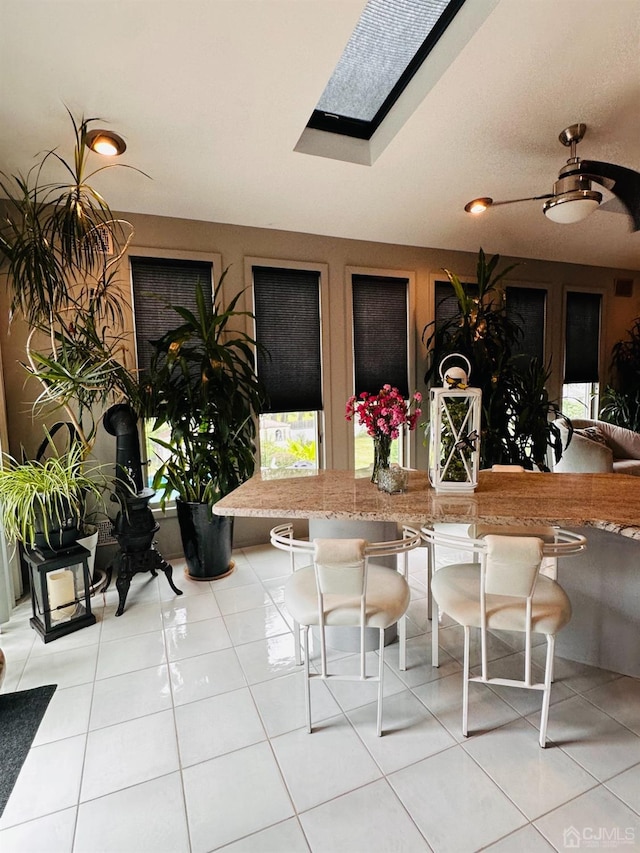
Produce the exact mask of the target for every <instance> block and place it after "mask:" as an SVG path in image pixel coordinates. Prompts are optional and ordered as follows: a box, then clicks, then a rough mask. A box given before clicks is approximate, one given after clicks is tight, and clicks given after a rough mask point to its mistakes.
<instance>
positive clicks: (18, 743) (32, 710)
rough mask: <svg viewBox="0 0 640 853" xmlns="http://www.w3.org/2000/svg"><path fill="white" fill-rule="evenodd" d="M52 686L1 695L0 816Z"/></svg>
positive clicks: (53, 687) (45, 708)
mask: <svg viewBox="0 0 640 853" xmlns="http://www.w3.org/2000/svg"><path fill="white" fill-rule="evenodd" d="M56 686H57V685H55V684H47V685H46V686H45V687H34V689H33V690H19V691H18V692H16V693H3V694H2V695H1V696H0V815H2V812H3V811H4V807H5V806H6V805H7V800H8V799H9V797H10V795H11V791H13V786H14V785H15V784H16V779H17V778H18V774H19V773H20V770H21V768H22V765H23V764H24V761H25V758H26V757H27V755H28V754H29V749H30V748H31V744H32V743H33V739H34V737H35V736H36V732H37V731H38V727H39V726H40V723H41V722H42V718H43V717H44V712H45V711H46V710H47V706H48V704H49V702H50V701H51V697H52V696H53V694H54V692H55V689H56Z"/></svg>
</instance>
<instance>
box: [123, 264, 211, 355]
mask: <svg viewBox="0 0 640 853" xmlns="http://www.w3.org/2000/svg"><path fill="white" fill-rule="evenodd" d="M129 260H130V262H131V282H132V286H133V312H134V318H135V327H136V353H137V360H138V370H147V369H148V367H149V365H150V364H151V359H152V357H153V352H154V350H153V347H152V345H151V343H150V342H151V341H154V340H158V338H161V337H162V336H163V335H164V334H165V333H166V332H168V331H169V329H172V328H175V326H177V325H178V324H179V321H180V317H179V315H178V314H176V313H175V312H174V311H171V310H170V309H167V306H168V305H181V306H182V307H183V308H188V309H190V310H191V311H194V310H195V309H196V284H197V283H198V282H200V283H201V284H202V285H203V290H204V296H205V299H206V300H208V305H209V307H210V306H211V301H212V288H211V280H212V272H213V264H212V262H211V261H208V262H207V261H186V260H178V259H175V258H150V257H137V256H136V257H131V258H130V259H129ZM204 285H206V287H205V286H204Z"/></svg>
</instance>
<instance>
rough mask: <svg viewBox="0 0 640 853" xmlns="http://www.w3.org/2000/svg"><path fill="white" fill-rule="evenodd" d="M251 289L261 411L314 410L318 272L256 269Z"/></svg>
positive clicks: (318, 371)
mask: <svg viewBox="0 0 640 853" xmlns="http://www.w3.org/2000/svg"><path fill="white" fill-rule="evenodd" d="M253 289H254V313H255V318H256V341H257V342H258V344H259V346H258V376H259V378H260V380H261V381H262V382H263V384H264V386H265V388H266V392H267V398H268V399H267V403H266V404H265V406H264V407H263V409H262V411H263V412H313V411H320V410H321V409H322V354H321V346H320V273H319V272H316V271H313V270H298V269H279V268H275V267H258V266H256V267H253Z"/></svg>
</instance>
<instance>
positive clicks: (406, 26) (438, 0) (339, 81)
mask: <svg viewBox="0 0 640 853" xmlns="http://www.w3.org/2000/svg"><path fill="white" fill-rule="evenodd" d="M464 2H465V0H369V2H368V3H367V5H366V6H365V8H364V11H363V13H362V16H361V18H360V20H359V21H358V24H357V25H356V28H355V29H354V31H353V33H352V34H351V38H350V39H349V41H348V43H347V46H346V48H345V50H344V53H343V54H342V57H341V58H340V61H339V62H338V64H337V66H336V68H335V70H334V72H333V74H332V75H331V79H330V80H329V82H328V83H327V86H326V88H325V90H324V92H323V93H322V96H321V98H320V100H319V102H318V104H317V106H316V109H315V110H314V112H313V114H312V116H311V118H310V120H309V122H308V125H307V127H311V128H316V129H318V130H326V131H331V132H332V133H341V134H344V135H347V136H354V137H357V138H359V139H371V137H372V135H373V134H374V132H375V130H376V129H377V128H378V126H379V125H380V123H381V122H382V120H383V119H384V117H385V116H386V114H387V113H388V112H389V110H390V109H391V107H392V106H393V104H394V103H395V102H396V100H397V99H398V97H399V96H400V94H401V93H402V91H403V89H404V88H405V86H406V85H407V83H408V82H409V81H410V80H411V78H412V77H413V75H414V74H415V73H416V71H417V70H418V68H419V67H420V65H421V64H422V63H423V62H424V60H425V59H426V57H427V56H428V55H429V53H430V51H431V50H432V49H433V47H434V46H435V44H436V43H437V41H438V39H439V38H440V36H441V35H442V34H443V33H444V31H445V30H446V28H447V27H448V25H449V24H450V23H451V21H452V20H453V18H454V17H455V15H456V13H457V12H458V10H459V9H460V8H461V7H462V5H463V4H464Z"/></svg>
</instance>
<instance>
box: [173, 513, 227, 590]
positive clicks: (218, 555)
mask: <svg viewBox="0 0 640 853" xmlns="http://www.w3.org/2000/svg"><path fill="white" fill-rule="evenodd" d="M176 509H177V512H178V523H179V524H180V535H181V536H182V547H183V549H184V556H185V559H186V561H187V572H186V573H187V575H188V576H189V577H190V578H193V580H202V581H204V580H213V579H214V578H219V577H222V576H223V575H226V574H229V572H231V571H232V570H233V562H232V560H231V549H232V543H233V518H231V517H229V516H223V515H213V513H212V512H211V509H210V507H209V506H208V505H207V504H200V503H185V502H184V501H181V500H176Z"/></svg>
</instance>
